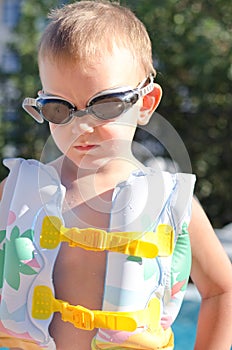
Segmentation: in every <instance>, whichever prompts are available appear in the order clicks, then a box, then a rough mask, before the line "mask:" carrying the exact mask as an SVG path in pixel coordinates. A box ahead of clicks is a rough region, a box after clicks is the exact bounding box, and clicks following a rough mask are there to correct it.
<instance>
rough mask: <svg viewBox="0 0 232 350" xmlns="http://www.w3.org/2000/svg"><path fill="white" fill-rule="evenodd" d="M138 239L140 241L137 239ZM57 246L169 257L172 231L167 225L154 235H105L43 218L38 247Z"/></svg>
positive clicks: (160, 227) (159, 228)
mask: <svg viewBox="0 0 232 350" xmlns="http://www.w3.org/2000/svg"><path fill="white" fill-rule="evenodd" d="M139 237H141V238H139ZM60 242H68V244H69V245H70V247H80V248H83V249H86V250H93V251H103V250H109V251H112V252H118V253H123V254H128V255H132V256H139V257H145V258H155V257H156V256H157V255H159V256H169V255H170V254H172V253H173V249H174V234H173V229H172V227H171V226H169V225H164V224H163V225H159V226H158V228H157V231H156V232H155V233H154V232H145V233H142V232H108V233H107V232H106V231H104V230H100V229H96V228H85V229H78V228H76V227H72V228H66V227H64V226H63V225H62V222H61V220H60V219H59V218H58V217H56V216H46V217H45V218H44V220H43V224H42V229H41V235H40V245H41V247H42V248H47V249H54V248H56V247H57V246H58V245H59V243H60Z"/></svg>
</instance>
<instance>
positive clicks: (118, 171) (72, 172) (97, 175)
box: [52, 157, 144, 189]
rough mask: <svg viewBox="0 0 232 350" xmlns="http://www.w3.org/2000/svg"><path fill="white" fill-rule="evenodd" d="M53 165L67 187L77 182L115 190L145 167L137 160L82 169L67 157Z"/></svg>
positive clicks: (120, 161) (114, 161) (126, 160)
mask: <svg viewBox="0 0 232 350" xmlns="http://www.w3.org/2000/svg"><path fill="white" fill-rule="evenodd" d="M52 165H53V166H54V167H55V168H56V170H57V171H58V173H59V175H60V178H61V181H62V183H63V184H64V185H65V186H68V185H69V184H71V183H73V182H75V181H77V180H79V181H80V180H82V181H84V182H89V183H90V184H91V182H92V183H93V184H94V183H95V185H97V184H98V186H97V187H102V188H104V186H105V187H106V188H107V189H109V187H112V188H114V187H115V186H116V185H117V184H118V183H120V182H122V181H125V180H127V179H128V177H129V176H130V174H131V173H132V172H133V171H135V170H139V169H143V168H144V166H143V165H142V164H141V163H140V162H138V160H136V159H135V158H131V159H114V160H111V161H109V162H108V163H107V164H105V165H103V166H102V167H99V168H97V169H96V168H81V167H78V166H77V165H75V164H74V163H73V162H72V161H70V160H69V159H68V158H66V157H61V158H59V159H58V160H56V161H55V162H53V163H52Z"/></svg>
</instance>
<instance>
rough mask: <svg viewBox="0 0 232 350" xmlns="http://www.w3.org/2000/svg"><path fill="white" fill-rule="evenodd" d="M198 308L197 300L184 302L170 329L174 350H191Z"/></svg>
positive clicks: (198, 302)
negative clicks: (173, 336) (171, 330)
mask: <svg viewBox="0 0 232 350" xmlns="http://www.w3.org/2000/svg"><path fill="white" fill-rule="evenodd" d="M199 308H200V301H199V300H188V299H186V300H184V302H183V305H182V307H181V310H180V313H179V315H178V317H177V319H176V321H175V322H174V325H173V327H172V328H173V331H174V335H175V350H193V348H194V342H195V336H196V327H197V319H198V313H199Z"/></svg>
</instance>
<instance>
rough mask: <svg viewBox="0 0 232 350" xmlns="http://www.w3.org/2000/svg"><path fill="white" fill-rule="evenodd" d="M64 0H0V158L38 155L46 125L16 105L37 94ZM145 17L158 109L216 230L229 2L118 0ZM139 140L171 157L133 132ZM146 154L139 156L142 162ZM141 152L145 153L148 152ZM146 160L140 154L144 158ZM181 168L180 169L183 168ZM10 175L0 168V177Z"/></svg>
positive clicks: (227, 86) (230, 206)
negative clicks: (41, 58) (181, 148)
mask: <svg viewBox="0 0 232 350" xmlns="http://www.w3.org/2000/svg"><path fill="white" fill-rule="evenodd" d="M64 2H66V3H68V2H69V1H64V0H63V1H58V0H0V158H1V159H2V158H4V157H25V158H36V159H40V155H41V150H42V149H43V145H44V142H45V140H46V139H47V137H48V130H47V125H46V124H45V123H44V125H38V124H36V123H35V122H34V121H33V120H32V119H31V118H30V117H29V116H27V115H26V113H25V112H24V111H23V110H22V108H21V103H22V100H23V98H24V97H26V96H31V97H34V96H36V95H37V91H38V89H40V82H39V77H38V69H37V57H36V51H37V43H38V40H39V37H40V33H41V31H42V30H43V28H44V26H45V25H46V23H47V19H46V16H47V13H48V11H49V9H50V8H51V7H57V6H60V5H61V4H62V3H64ZM121 3H122V4H125V5H127V6H129V7H130V8H131V9H132V10H133V11H134V12H135V13H136V14H137V15H138V17H139V18H140V19H141V20H142V21H143V22H144V23H145V25H146V27H147V29H148V32H149V34H150V37H151V40H152V43H153V55H154V65H155V67H156V69H157V82H158V83H160V84H161V85H162V88H163V91H164V95H163V99H162V102H161V104H160V106H159V108H158V112H159V114H161V115H162V116H163V117H164V118H166V120H168V122H169V123H171V125H172V126H173V127H174V128H175V129H176V131H177V132H178V134H179V135H180V137H181V139H182V140H183V142H184V144H185V147H186V149H187V151H188V154H189V156H190V159H191V164H192V171H193V173H195V174H196V175H197V184H196V195H197V197H198V198H199V200H200V201H201V203H202V205H203V207H204V209H205V211H206V212H207V214H208V216H209V218H210V220H211V221H212V223H213V226H214V227H215V228H222V227H224V226H225V225H227V224H229V223H230V222H231V221H232V220H231V217H232V212H231V210H232V200H231V174H232V172H231V170H232V161H231V153H232V138H231V132H232V123H231V116H232V87H231V86H232V3H231V2H230V1H227V0H211V1H209V0H203V1H202V0H199V1H198V0H194V1H193V0H155V1H154V0H139V1H138V0H125V1H124V0H122V1H121ZM136 140H137V141H138V142H142V144H143V146H144V148H145V149H149V152H151V154H153V155H155V156H159V157H162V158H163V157H164V158H168V156H169V155H168V154H167V152H166V151H165V149H164V147H163V146H162V144H161V143H160V142H159V141H158V140H155V138H154V137H153V136H152V135H151V134H149V133H148V134H146V133H144V131H141V130H138V133H137V134H136ZM149 152H148V154H144V155H143V154H142V155H141V156H142V160H145V161H147V157H148V156H149ZM145 153H146V152H145ZM143 158H144V159H143ZM180 170H182V171H185V169H180ZM6 175H7V171H6V169H5V168H4V167H3V166H1V167H0V180H1V179H2V178H4V177H5V176H6Z"/></svg>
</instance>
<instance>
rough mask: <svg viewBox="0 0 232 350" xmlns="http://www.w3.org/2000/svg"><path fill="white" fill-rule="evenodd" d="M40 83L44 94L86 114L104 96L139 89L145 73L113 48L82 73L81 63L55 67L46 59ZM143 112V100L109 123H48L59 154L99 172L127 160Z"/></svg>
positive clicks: (124, 52)
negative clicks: (114, 161) (110, 163)
mask: <svg viewBox="0 0 232 350" xmlns="http://www.w3.org/2000/svg"><path fill="white" fill-rule="evenodd" d="M40 77H41V82H42V86H43V91H44V93H45V94H49V95H55V96H59V97H62V98H63V99H66V100H68V101H70V102H72V103H73V104H74V105H75V106H76V107H77V108H78V109H85V108H86V104H87V102H88V100H89V99H90V98H91V97H92V96H94V95H96V94H97V93H99V92H101V91H103V90H108V89H111V88H115V87H124V86H127V87H128V86H129V87H131V88H135V87H136V86H137V85H138V84H139V83H140V82H141V81H142V80H143V79H144V78H145V73H143V72H142V70H141V69H138V67H137V65H136V64H135V61H134V59H133V57H132V55H131V54H130V52H129V51H127V50H126V49H124V50H123V49H117V48H115V50H114V53H113V54H104V55H103V56H102V57H100V58H98V59H96V62H95V64H94V65H88V66H85V67H84V69H83V67H82V66H81V65H79V64H78V63H77V64H76V65H74V66H73V65H71V64H70V63H60V64H59V65H57V64H54V63H53V62H52V61H50V60H49V59H44V60H43V61H40ZM140 106H141V101H140V100H139V101H138V102H137V103H136V104H135V105H134V106H133V107H132V108H131V109H130V110H129V111H128V112H126V113H124V114H122V115H121V116H120V117H118V118H115V119H111V120H107V121H103V120H100V119H99V120H98V119H97V118H95V117H93V116H91V115H85V116H83V117H74V118H73V119H72V121H71V122H70V123H68V124H65V125H56V124H52V123H50V130H51V133H52V136H53V138H54V141H55V143H56V144H57V146H58V148H59V149H60V150H61V151H62V153H63V154H65V155H66V156H67V157H68V158H69V159H71V160H72V161H73V162H74V163H75V164H76V165H77V166H79V167H83V168H89V167H90V168H92V167H94V168H96V167H97V168H98V167H99V166H101V165H102V164H103V163H104V164H106V162H108V161H110V160H112V159H114V158H117V159H118V158H120V157H123V158H125V157H128V156H129V154H130V149H131V142H132V139H133V136H134V132H135V129H136V126H137V118H138V115H139V113H140Z"/></svg>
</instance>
